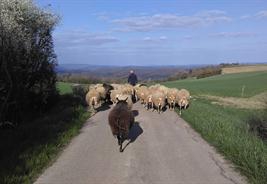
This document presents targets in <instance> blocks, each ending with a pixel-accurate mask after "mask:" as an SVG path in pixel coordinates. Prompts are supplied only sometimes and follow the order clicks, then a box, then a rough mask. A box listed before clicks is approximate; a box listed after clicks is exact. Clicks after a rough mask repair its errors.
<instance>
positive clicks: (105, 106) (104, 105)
mask: <svg viewBox="0 0 267 184" xmlns="http://www.w3.org/2000/svg"><path fill="white" fill-rule="evenodd" d="M108 109H110V104H109V103H104V104H103V105H101V106H100V107H98V108H96V109H95V110H96V112H100V111H106V110H108Z"/></svg>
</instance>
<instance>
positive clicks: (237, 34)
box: [210, 32, 257, 38]
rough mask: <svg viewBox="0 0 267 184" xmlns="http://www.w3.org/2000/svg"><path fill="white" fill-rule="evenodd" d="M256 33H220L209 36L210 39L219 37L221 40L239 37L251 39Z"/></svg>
mask: <svg viewBox="0 0 267 184" xmlns="http://www.w3.org/2000/svg"><path fill="white" fill-rule="evenodd" d="M256 35H257V34H256V33H252V32H220V33H215V34H211V35H210V36H212V37H221V38H240V37H253V36H256Z"/></svg>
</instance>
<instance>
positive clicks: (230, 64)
mask: <svg viewBox="0 0 267 184" xmlns="http://www.w3.org/2000/svg"><path fill="white" fill-rule="evenodd" d="M239 65H240V64H239V63H238V62H236V63H220V66H221V67H222V68H223V67H230V66H239Z"/></svg>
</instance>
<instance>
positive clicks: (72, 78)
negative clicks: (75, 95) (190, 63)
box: [57, 66, 222, 84]
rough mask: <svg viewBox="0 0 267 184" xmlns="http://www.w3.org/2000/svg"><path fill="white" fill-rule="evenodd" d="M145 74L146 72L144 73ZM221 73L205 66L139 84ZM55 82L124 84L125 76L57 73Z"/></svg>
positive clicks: (177, 71) (178, 71)
mask: <svg viewBox="0 0 267 184" xmlns="http://www.w3.org/2000/svg"><path fill="white" fill-rule="evenodd" d="M146 72H147V71H146ZM221 72H222V70H221V67H220V66H207V67H202V68H194V69H184V70H176V72H175V73H169V75H168V76H166V77H162V78H161V79H151V77H146V78H145V77H142V78H141V79H140V78H139V82H143V83H147V82H162V81H171V80H181V79H186V78H190V77H196V78H197V79H200V78H204V77H210V76H213V75H220V74H221ZM150 74H151V75H152V76H153V75H158V73H156V72H153V71H151V72H150ZM137 75H138V76H139V75H142V74H141V73H137ZM57 80H58V81H60V82H70V83H79V84H96V83H104V82H106V83H126V82H127V76H123V77H117V76H114V75H112V73H110V76H109V77H97V76H95V75H93V74H89V73H77V72H75V73H72V72H66V73H58V75H57Z"/></svg>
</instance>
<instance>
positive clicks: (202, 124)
mask: <svg viewBox="0 0 267 184" xmlns="http://www.w3.org/2000/svg"><path fill="white" fill-rule="evenodd" d="M264 81H267V72H253V73H240V74H228V75H220V76H214V77H209V78H205V79H198V80H197V79H189V80H182V81H173V82H166V83H164V84H165V85H166V86H168V87H176V88H179V89H181V88H185V89H189V91H190V92H192V94H193V99H192V100H191V104H190V107H189V108H188V109H187V110H185V111H184V112H183V114H182V118H184V119H185V120H186V121H187V122H188V123H189V124H190V125H191V126H192V127H193V128H194V129H195V130H196V131H198V132H199V133H200V134H201V135H202V137H203V138H204V139H205V140H207V141H208V142H209V143H210V144H211V145H213V146H214V147H215V148H216V149H217V150H218V151H219V152H220V153H222V155H224V156H225V157H226V158H227V159H229V160H231V161H232V162H233V163H234V165H235V167H236V168H237V169H238V170H239V171H240V172H241V173H242V174H243V175H245V176H246V177H247V178H248V180H249V181H250V182H251V183H254V184H262V183H267V175H266V171H267V142H266V134H267V133H266V132H267V123H266V122H267V117H266V114H267V110H266V109H257V110H255V109H250V108H242V107H238V106H231V105H228V106H225V105H223V104H221V105H220V104H216V103H213V99H209V98H203V96H202V95H216V96H218V97H220V98H224V97H241V91H242V86H244V85H245V86H246V89H245V92H244V94H243V98H244V99H246V98H245V97H252V96H254V95H257V94H259V93H263V92H266V91H267V87H266V86H264V85H262V84H263V83H264ZM258 100H263V99H258Z"/></svg>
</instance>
